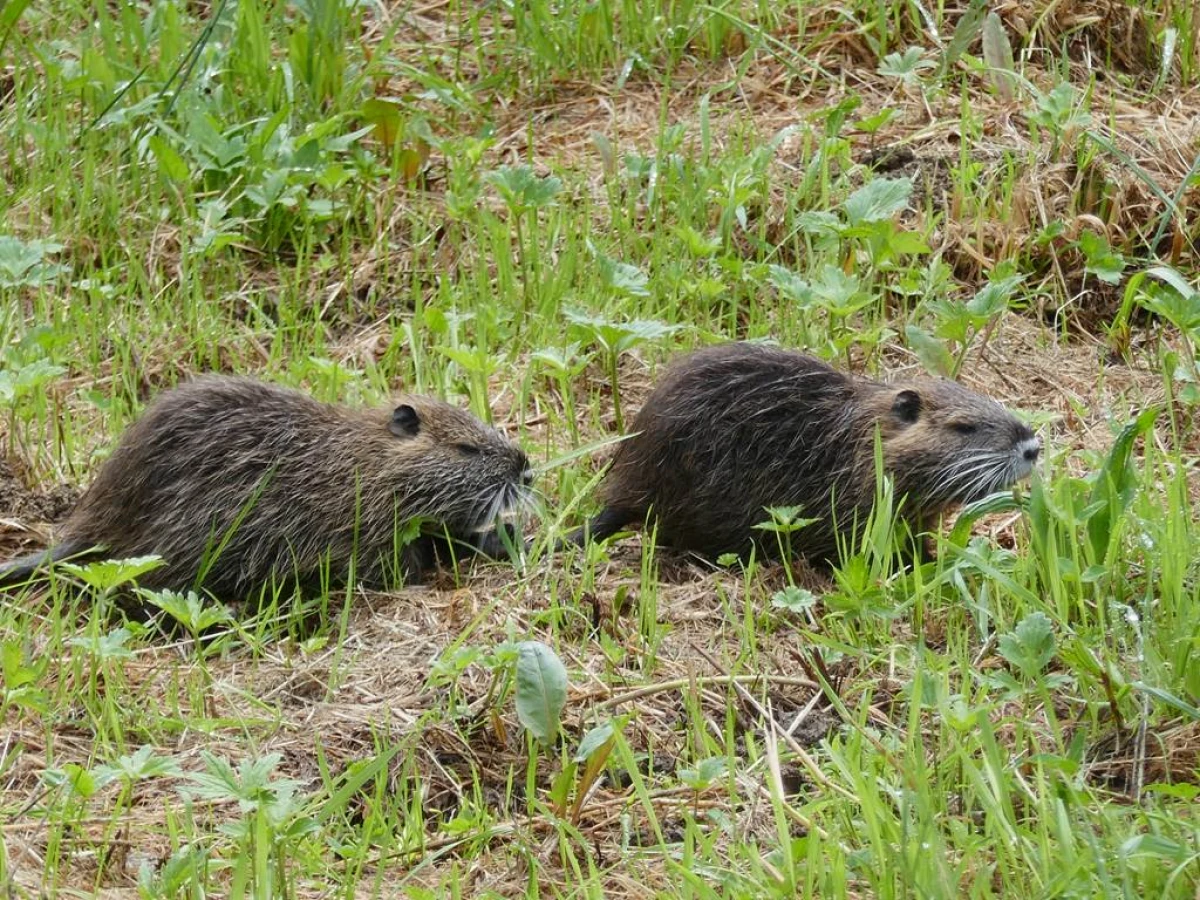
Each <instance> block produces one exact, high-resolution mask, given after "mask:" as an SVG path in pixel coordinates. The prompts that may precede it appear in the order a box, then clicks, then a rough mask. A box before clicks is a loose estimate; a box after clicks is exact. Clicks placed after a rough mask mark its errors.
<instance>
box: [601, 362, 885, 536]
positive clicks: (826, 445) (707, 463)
mask: <svg viewBox="0 0 1200 900" xmlns="http://www.w3.org/2000/svg"><path fill="white" fill-rule="evenodd" d="M859 390H860V388H859V387H858V386H857V385H856V384H855V382H854V381H852V380H851V379H850V378H848V377H847V376H845V375H843V374H842V373H840V372H838V371H837V370H835V369H833V368H832V367H830V366H828V365H826V364H825V363H823V362H821V361H820V360H817V359H814V358H812V357H809V356H804V355H802V354H798V353H791V352H788V351H784V350H780V349H777V348H773V347H767V346H762V345H756V344H747V343H731V344H721V345H717V346H714V347H709V348H705V349H703V350H700V351H697V352H695V353H693V354H690V355H689V356H686V357H684V358H683V359H682V360H680V361H679V362H678V363H677V364H675V365H673V366H671V367H670V368H669V369H668V371H667V373H666V374H665V375H664V376H663V378H662V380H661V381H660V382H659V383H658V385H657V386H656V387H655V388H654V390H653V391H651V393H650V396H649V397H648V398H647V400H646V403H645V405H644V406H643V407H642V409H641V410H640V411H639V413H638V415H637V417H636V418H635V420H634V423H633V429H632V430H633V431H634V432H635V436H634V437H632V438H630V439H628V440H627V441H625V442H624V443H623V444H622V445H621V446H620V448H619V449H618V451H617V455H616V457H615V459H614V461H613V465H612V468H611V470H610V472H609V474H608V476H607V477H606V479H605V483H604V487H603V489H602V497H603V499H604V501H605V503H606V504H607V505H608V506H610V507H620V508H630V509H636V510H639V511H640V512H641V513H642V515H644V514H645V512H646V511H647V510H649V509H650V508H651V507H653V512H654V517H655V520H656V524H657V528H658V537H659V540H660V542H662V543H664V544H667V545H673V546H678V547H684V548H687V549H691V550H696V551H697V552H700V553H702V554H705V555H710V556H715V555H718V554H720V553H723V552H726V551H729V550H742V549H744V545H745V544H746V541H747V538H748V536H749V535H750V534H751V531H752V528H753V526H754V525H756V524H758V523H761V522H763V521H765V520H767V519H768V515H767V513H766V512H765V511H764V506H768V505H770V506H796V505H803V506H804V507H805V510H806V513H805V515H810V516H820V515H823V514H827V513H829V512H830V510H831V507H832V503H833V498H832V494H833V492H834V490H835V488H838V487H840V488H841V489H842V490H843V491H845V490H849V489H853V490H854V491H855V492H856V493H857V484H856V482H855V481H854V480H845V479H839V478H838V477H837V476H836V474H835V473H838V472H839V471H841V470H842V469H844V468H845V467H846V466H847V465H848V464H854V463H855V462H856V460H855V459H854V456H853V454H851V453H848V451H847V447H846V446H845V443H844V437H845V433H846V431H847V430H848V429H850V428H852V427H853V409H854V405H855V403H856V399H857V395H858V393H859ZM831 476H832V477H831ZM843 481H844V482H845V483H843ZM872 490H873V485H872ZM768 497H769V498H770V499H769V500H765V498H768ZM839 499H840V500H841V501H843V502H850V503H857V502H858V501H859V499H860V498H859V497H858V496H857V495H856V496H854V497H844V496H843V497H841V498H839ZM831 534H832V532H830V533H829V534H826V535H822V538H823V539H824V540H829V539H830V538H831ZM810 536H811V537H814V538H815V537H816V535H815V534H810Z"/></svg>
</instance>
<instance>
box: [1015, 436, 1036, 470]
mask: <svg viewBox="0 0 1200 900" xmlns="http://www.w3.org/2000/svg"><path fill="white" fill-rule="evenodd" d="M1016 451H1017V454H1018V455H1019V456H1020V457H1021V458H1022V459H1023V460H1025V462H1027V463H1029V464H1030V465H1033V464H1034V463H1035V462H1037V458H1038V454H1040V453H1041V452H1042V442H1041V441H1040V440H1038V438H1037V435H1033V436H1031V437H1027V438H1025V439H1023V440H1021V441H1020V442H1019V443H1018V444H1017V446H1016Z"/></svg>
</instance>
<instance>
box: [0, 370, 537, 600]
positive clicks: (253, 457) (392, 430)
mask: <svg viewBox="0 0 1200 900" xmlns="http://www.w3.org/2000/svg"><path fill="white" fill-rule="evenodd" d="M530 479H531V475H530V471H529V462H528V460H527V458H526V456H525V454H524V453H523V452H522V451H521V450H520V448H518V447H517V446H516V445H515V444H513V443H511V442H510V441H509V440H508V439H507V438H505V437H504V436H503V435H501V434H500V433H499V432H498V431H496V430H495V429H493V428H490V427H488V426H486V425H485V424H484V423H482V422H481V421H480V420H479V419H477V418H476V417H475V416H473V415H471V414H470V413H467V412H465V411H463V410H460V409H457V408H455V407H453V406H450V405H448V404H445V403H442V402H441V401H438V400H434V399H431V398H428V397H418V396H405V397H400V398H398V399H397V400H396V404H395V405H393V406H388V407H386V408H384V409H349V408H346V407H341V406H333V405H330V404H325V403H320V402H318V401H316V400H314V399H312V398H311V397H308V396H306V395H305V394H302V393H299V392H296V391H292V390H288V389H286V388H282V387H278V386H275V385H270V384H266V383H263V382H260V381H256V380H253V379H250V378H238V377H222V376H207V377H203V378H199V379H196V380H194V381H191V382H189V383H187V384H184V385H181V386H180V387H177V388H175V389H173V390H170V391H167V392H166V393H164V394H163V395H162V396H160V397H159V398H158V399H157V401H155V402H154V403H152V404H151V405H150V406H149V407H148V408H147V409H146V411H145V413H144V414H143V415H142V417H141V418H140V419H139V420H138V421H137V422H136V423H134V425H133V426H131V427H130V428H129V429H128V431H126V432H125V434H124V436H123V437H122V439H121V441H120V443H119V445H118V447H117V449H116V450H115V452H114V453H113V455H112V456H111V457H110V458H109V459H108V460H107V461H106V462H105V464H104V465H103V466H102V467H101V470H100V472H99V474H98V475H97V476H96V479H95V481H94V482H93V483H92V485H91V487H90V488H89V489H88V490H87V492H86V493H85V494H84V496H83V497H82V498H81V500H80V502H79V504H78V505H77V507H76V508H75V510H74V511H73V512H72V514H71V516H70V517H69V518H68V520H67V522H66V523H65V525H64V527H63V528H62V530H61V535H60V538H61V540H60V543H59V544H58V545H57V546H56V547H54V548H52V549H51V550H50V551H48V553H47V554H44V555H42V556H38V557H30V558H27V559H24V560H17V561H16V562H14V563H11V564H9V565H8V566H6V567H3V568H2V569H0V583H2V582H5V581H7V582H10V583H11V582H12V581H13V580H15V579H17V578H21V577H24V576H28V575H29V574H31V573H32V572H34V571H36V570H37V569H39V568H41V567H43V566H44V565H45V564H46V563H48V562H50V561H52V560H55V559H61V558H63V557H64V556H67V555H72V554H77V553H81V552H86V551H89V550H91V549H92V548H97V547H98V548H102V554H103V555H104V556H106V557H109V558H127V557H134V556H142V555H148V554H158V555H161V556H162V557H163V558H164V559H165V560H166V564H165V565H164V566H162V567H161V568H159V569H156V570H154V571H153V572H150V573H148V574H146V575H144V576H142V577H141V578H140V579H139V583H140V584H141V585H142V586H144V587H150V588H171V589H176V590H183V589H185V588H190V587H194V586H197V585H200V584H201V583H202V585H203V587H204V588H205V589H206V590H207V591H209V592H210V593H212V594H213V595H215V596H217V597H220V598H222V599H227V600H238V599H242V598H243V597H246V596H248V595H249V594H251V593H252V592H254V591H257V590H258V589H259V588H261V587H263V586H266V585H270V584H282V583H286V582H288V581H295V582H299V583H300V584H301V585H303V586H315V583H316V582H317V581H319V580H322V579H324V578H325V577H327V576H328V578H329V580H330V581H332V582H333V583H337V582H339V581H344V580H345V578H346V576H347V575H348V574H349V571H350V568H351V560H354V561H355V566H356V568H355V572H354V575H355V580H356V581H359V582H363V583H366V584H372V585H382V584H384V583H392V582H394V581H396V580H398V579H399V578H401V577H413V576H416V575H418V574H419V573H420V571H421V570H423V569H425V568H427V567H428V566H429V565H431V564H432V563H433V561H434V558H433V550H434V543H432V541H434V540H435V539H433V538H422V539H420V540H418V541H416V542H414V543H413V544H410V545H409V546H408V547H405V548H403V549H401V548H399V547H398V540H397V534H398V531H399V530H400V529H401V528H402V527H403V526H404V525H405V524H406V523H409V522H412V521H414V520H420V521H422V522H425V523H427V525H428V526H430V527H431V529H432V530H434V531H440V532H441V533H443V534H445V533H447V532H448V533H449V534H450V535H451V536H452V537H453V538H456V539H459V540H462V541H466V542H471V543H475V544H481V543H482V544H486V543H487V540H488V539H484V538H480V535H479V532H480V531H481V530H483V529H486V528H488V526H489V525H491V524H492V522H493V521H494V518H495V515H496V514H498V513H500V512H501V511H503V510H504V509H506V508H509V507H511V506H513V505H514V504H516V503H517V502H518V500H519V499H520V497H521V495H522V493H523V491H524V489H525V488H526V487H527V485H528V483H529V480H530ZM492 537H493V538H494V533H493V535H492ZM218 548H220V550H219V553H218V552H217V550H218ZM485 549H491V550H494V549H495V545H494V544H493V545H490V546H489V547H486V548H485ZM460 552H462V551H461V550H460ZM92 555H96V554H92Z"/></svg>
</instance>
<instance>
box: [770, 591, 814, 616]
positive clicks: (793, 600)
mask: <svg viewBox="0 0 1200 900" xmlns="http://www.w3.org/2000/svg"><path fill="white" fill-rule="evenodd" d="M816 602H817V597H816V595H815V594H814V593H813V592H812V591H806V590H805V589H804V588H800V587H796V586H795V585H794V584H791V585H788V586H787V587H785V588H784V589H783V590H781V591H776V592H775V593H774V594H773V595H772V596H771V605H772V606H774V607H775V608H776V609H786V610H787V611H788V612H794V613H802V612H806V611H808V610H810V609H812V608H813V606H814V605H815V604H816Z"/></svg>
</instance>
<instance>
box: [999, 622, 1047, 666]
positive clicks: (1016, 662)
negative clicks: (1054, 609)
mask: <svg viewBox="0 0 1200 900" xmlns="http://www.w3.org/2000/svg"><path fill="white" fill-rule="evenodd" d="M997 649H998V651H999V653H1000V655H1001V656H1003V657H1004V659H1005V660H1007V661H1008V662H1009V663H1010V664H1011V665H1012V666H1014V667H1015V668H1017V669H1019V670H1020V671H1021V672H1022V674H1024V675H1025V676H1026V677H1027V678H1034V677H1036V676H1037V675H1039V674H1040V673H1041V672H1042V670H1044V669H1045V668H1046V666H1047V665H1049V663H1050V660H1051V659H1053V658H1054V623H1053V622H1051V621H1050V618H1049V617H1048V616H1047V615H1046V614H1045V613H1043V612H1033V613H1030V614H1029V615H1027V616H1025V618H1023V619H1022V620H1021V621H1020V622H1018V623H1017V627H1016V628H1015V629H1014V630H1013V631H1010V632H1009V633H1008V634H1003V635H1001V636H1000V641H999V644H998V645H997Z"/></svg>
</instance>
